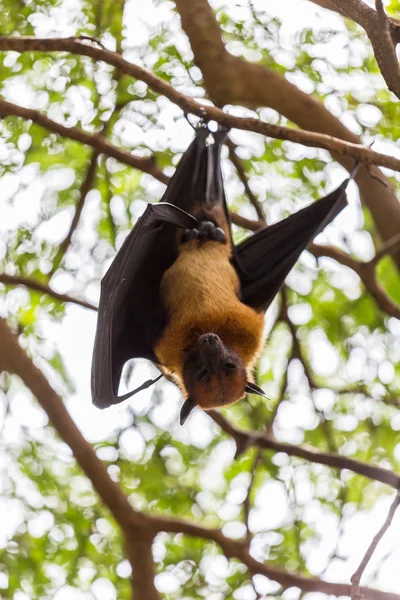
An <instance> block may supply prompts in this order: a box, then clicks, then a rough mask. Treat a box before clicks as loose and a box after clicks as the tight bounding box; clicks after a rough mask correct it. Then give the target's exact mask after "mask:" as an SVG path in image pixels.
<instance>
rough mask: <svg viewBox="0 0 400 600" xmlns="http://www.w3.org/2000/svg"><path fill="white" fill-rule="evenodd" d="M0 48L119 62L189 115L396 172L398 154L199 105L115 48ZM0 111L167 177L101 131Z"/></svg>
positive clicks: (60, 44) (7, 42) (18, 43)
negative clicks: (122, 148)
mask: <svg viewBox="0 0 400 600" xmlns="http://www.w3.org/2000/svg"><path fill="white" fill-rule="evenodd" d="M1 50H15V51H16V52H24V51H28V50H29V51H32V50H37V51H45V52H46V51H47V52H49V51H53V52H56V51H58V52H62V51H65V52H71V53H72V54H80V55H83V56H90V57H91V58H94V59H95V60H102V61H104V62H106V63H107V64H110V65H113V66H115V67H118V68H119V69H120V70H121V72H123V73H125V74H127V75H130V76H132V77H135V78H136V79H139V80H140V81H143V82H145V83H147V85H148V86H149V87H151V88H152V89H153V90H154V91H155V92H158V93H159V94H162V95H164V96H165V97H166V98H168V99H169V100H171V102H173V103H174V104H177V105H178V106H179V107H180V108H181V109H182V110H183V111H185V112H190V113H192V114H194V115H197V116H198V117H200V118H206V119H209V120H214V121H217V122H218V123H220V124H221V125H224V126H226V127H228V128H236V129H241V130H244V131H253V132H254V133H260V134H261V135H266V136H268V137H272V138H276V139H282V140H287V141H291V142H294V143H297V144H302V145H304V146H311V147H316V148H323V149H325V150H328V151H329V152H333V153H336V154H340V155H342V156H346V157H348V158H351V159H353V160H358V161H359V162H361V163H363V164H366V165H380V166H382V167H387V168H388V169H393V170H394V171H400V159H397V158H395V157H392V156H389V155H387V154H382V153H380V152H374V151H373V150H371V149H370V148H367V147H365V146H363V145H361V144H356V143H352V142H346V141H343V140H340V139H338V138H335V137H332V136H331V135H326V134H323V133H314V132H311V131H300V130H298V129H292V128H290V127H281V126H279V125H272V124H270V123H265V122H264V121H261V120H260V119H254V118H247V117H234V116H232V115H228V114H227V113H225V112H223V111H222V110H221V109H219V108H217V107H216V106H209V105H205V104H201V103H200V102H197V101H196V100H194V99H192V98H189V96H185V95H184V94H182V93H181V92H178V90H176V89H174V88H173V87H172V86H171V85H170V84H169V83H167V82H166V81H164V80H163V79H160V78H159V77H157V76H156V75H153V74H152V73H150V72H149V71H146V69H143V68H142V67H139V66H137V65H134V64H132V63H129V62H127V61H126V60H124V59H123V58H122V57H121V56H120V55H119V54H117V53H115V52H110V51H109V50H103V49H102V48H94V47H92V46H88V45H87V44H84V43H83V42H80V41H78V40H76V39H75V38H49V39H39V38H27V37H19V38H7V37H0V51H1ZM257 85H259V82H257ZM1 113H3V114H14V115H16V116H21V117H25V118H27V119H32V120H33V121H35V122H37V123H38V124H40V125H43V126H44V127H48V128H49V129H52V125H53V123H54V124H55V125H56V126H57V128H58V131H57V130H56V129H54V131H56V132H57V133H60V134H61V135H65V136H66V137H71V138H72V139H76V140H77V141H81V142H82V143H85V144H88V145H89V146H92V147H94V148H97V149H98V150H99V151H100V152H103V153H104V154H108V155H109V156H113V157H114V158H116V159H117V160H120V161H121V162H124V163H126V164H131V165H132V166H134V167H136V168H138V169H141V170H142V171H144V172H146V173H150V174H151V175H153V176H154V177H156V179H159V180H160V181H163V182H166V177H165V175H163V174H160V173H159V172H158V170H157V171H156V170H155V168H154V165H153V159H151V158H140V157H133V156H132V155H131V154H129V153H128V152H125V151H123V150H119V149H118V148H116V147H115V146H113V145H112V144H109V143H108V142H106V141H105V140H103V139H102V138H101V136H98V135H93V134H88V133H86V132H83V131H82V132H81V130H78V133H76V131H77V130H76V129H75V128H73V127H64V126H62V125H59V124H58V123H55V122H54V121H51V120H50V119H48V118H47V117H45V116H44V115H41V113H38V112H37V111H34V110H32V109H28V108H22V107H19V106H16V105H14V104H10V103H9V102H6V101H5V100H1V101H0V114H1ZM38 116H39V118H40V120H41V122H39V120H36V119H37V118H38ZM68 132H70V133H71V132H72V134H71V135H68ZM125 159H126V160H125ZM143 165H144V167H143ZM381 188H382V186H380V192H382V189H381Z"/></svg>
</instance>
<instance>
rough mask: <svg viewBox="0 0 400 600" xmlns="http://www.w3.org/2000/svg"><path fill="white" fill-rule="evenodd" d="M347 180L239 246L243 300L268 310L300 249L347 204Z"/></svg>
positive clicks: (236, 258)
mask: <svg viewBox="0 0 400 600" xmlns="http://www.w3.org/2000/svg"><path fill="white" fill-rule="evenodd" d="M349 181H350V180H349V179H347V180H346V181H344V182H343V183H342V184H341V185H340V186H339V187H338V188H337V189H336V190H334V191H333V192H331V193H330V194H329V195H328V196H325V197H324V198H322V199H321V200H318V201H317V202H314V204H311V205H310V206H307V207H306V208H303V209H301V210H299V211H298V212H297V213H295V214H293V215H290V216H289V217H287V218H286V219H283V220H282V221H280V222H278V223H275V224H274V225H271V226H269V227H266V228H264V229H261V230H259V231H257V232H256V233H255V234H254V235H251V236H250V237H249V238H247V239H246V240H245V241H244V242H242V243H241V244H239V245H238V246H237V247H236V253H235V258H234V265H235V267H236V270H237V272H238V274H239V278H240V283H241V294H242V295H241V300H242V302H244V303H245V304H247V305H249V306H251V307H252V308H254V309H256V310H258V311H265V310H266V309H267V308H268V306H269V305H270V304H271V302H272V300H273V299H274V297H275V296H276V294H277V293H278V291H279V289H280V288H281V286H282V285H283V283H284V281H285V279H286V276H287V275H288V273H289V271H290V270H291V269H292V267H293V266H294V264H295V263H296V261H297V259H298V258H299V256H300V254H301V252H302V251H303V250H304V249H305V248H306V247H307V246H308V245H309V244H310V242H311V241H312V240H313V239H314V237H315V236H316V235H317V234H318V233H319V232H320V231H321V230H322V229H323V228H324V227H325V226H326V225H327V224H328V223H330V222H331V221H332V220H333V219H334V218H335V217H336V216H337V215H338V214H339V212H340V211H341V210H342V209H343V208H344V207H345V206H346V205H347V197H346V186H347V184H348V182H349Z"/></svg>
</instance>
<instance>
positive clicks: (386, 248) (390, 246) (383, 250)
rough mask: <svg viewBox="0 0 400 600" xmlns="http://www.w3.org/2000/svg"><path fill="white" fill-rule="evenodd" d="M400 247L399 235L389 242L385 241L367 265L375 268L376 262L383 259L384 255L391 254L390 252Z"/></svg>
mask: <svg viewBox="0 0 400 600" xmlns="http://www.w3.org/2000/svg"><path fill="white" fill-rule="evenodd" d="M399 245H400V233H398V234H397V235H394V236H393V237H392V238H390V240H387V241H386V242H384V243H383V244H382V246H381V247H380V248H378V250H377V251H376V253H375V256H374V258H373V259H372V260H370V261H369V263H368V264H370V265H371V266H376V265H377V264H378V262H379V261H380V260H381V258H383V257H384V256H385V255H386V254H392V252H391V250H394V248H396V247H397V246H399Z"/></svg>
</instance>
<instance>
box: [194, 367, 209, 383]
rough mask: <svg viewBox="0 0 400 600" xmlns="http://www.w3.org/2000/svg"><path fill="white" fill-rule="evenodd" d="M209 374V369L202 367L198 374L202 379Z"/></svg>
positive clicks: (199, 378) (198, 377)
mask: <svg viewBox="0 0 400 600" xmlns="http://www.w3.org/2000/svg"><path fill="white" fill-rule="evenodd" d="M207 374H208V371H207V369H202V370H201V371H200V373H199V374H198V375H197V379H198V380H199V381H200V380H201V379H204V378H205V377H206V376H207Z"/></svg>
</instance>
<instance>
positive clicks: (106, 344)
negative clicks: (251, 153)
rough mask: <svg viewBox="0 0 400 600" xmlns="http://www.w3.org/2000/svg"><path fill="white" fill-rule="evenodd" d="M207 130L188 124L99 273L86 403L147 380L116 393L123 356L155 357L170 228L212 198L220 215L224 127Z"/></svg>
mask: <svg viewBox="0 0 400 600" xmlns="http://www.w3.org/2000/svg"><path fill="white" fill-rule="evenodd" d="M209 135H210V132H209V130H208V129H207V128H206V127H200V128H198V129H197V130H196V135H195V138H194V140H193V142H192V143H191V144H190V146H189V148H188V149H187V150H186V152H185V153H184V155H183V156H182V158H181V160H180V162H179V164H178V167H177V169H176V171H175V173H174V175H173V177H172V178H171V181H170V182H169V184H168V187H167V189H166V191H165V193H164V195H163V197H162V199H161V202H159V203H158V204H155V205H149V206H148V207H147V208H146V210H145V212H144V214H143V215H142V217H141V218H140V219H139V220H138V222H137V223H136V225H135V226H134V228H133V229H132V231H131V232H130V234H129V235H128V237H127V238H126V240H125V241H124V243H123V245H122V247H121V249H120V250H119V251H118V253H117V255H116V257H115V259H114V261H113V263H112V264H111V266H110V268H109V270H108V271H107V273H106V275H105V276H104V277H103V280H102V282H101V294H100V305H99V313H98V320H97V330H96V337H95V343H94V349H93V359H92V375H91V387H92V398H93V403H94V404H95V405H96V406H97V407H99V408H106V407H107V406H110V405H112V404H117V403H119V402H122V401H123V400H125V399H127V398H129V397H130V396H132V395H133V394H135V393H137V392H138V391H140V390H142V389H145V388H146V387H149V386H150V385H151V384H152V383H154V381H155V380H149V381H146V382H145V383H144V384H143V385H141V386H140V387H139V388H137V389H136V390H133V391H131V392H128V393H127V394H124V395H122V396H118V387H119V383H120V379H121V374H122V369H123V366H124V364H125V363H126V362H127V361H128V360H130V359H132V358H146V359H148V360H151V361H153V362H157V357H156V356H155V354H154V351H153V348H154V345H155V342H156V340H157V339H158V338H159V336H160V335H161V333H162V330H163V328H164V326H165V314H164V311H163V308H162V305H161V302H160V298H159V287H160V283H161V279H162V277H163V275H164V273H165V271H166V270H167V269H168V268H169V267H170V266H171V265H172V263H173V262H174V260H175V259H176V257H177V246H176V227H183V228H188V229H190V228H194V227H196V225H197V219H196V218H195V217H194V216H193V214H201V209H202V208H203V207H206V208H207V209H208V210H210V209H212V208H213V207H214V206H215V205H216V204H218V203H223V206H224V210H225V215H227V208H226V203H225V197H224V192H223V184H222V174H221V169H220V149H221V145H222V143H223V140H224V138H225V135H226V132H225V131H224V130H221V131H218V132H217V133H215V134H213V135H214V144H211V145H208V144H207V143H206V139H207V137H208V136H209Z"/></svg>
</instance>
